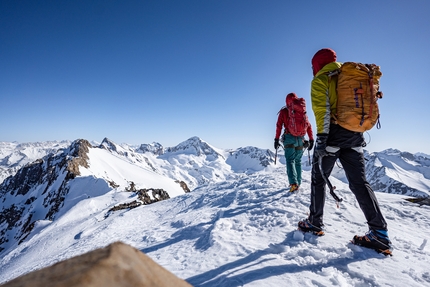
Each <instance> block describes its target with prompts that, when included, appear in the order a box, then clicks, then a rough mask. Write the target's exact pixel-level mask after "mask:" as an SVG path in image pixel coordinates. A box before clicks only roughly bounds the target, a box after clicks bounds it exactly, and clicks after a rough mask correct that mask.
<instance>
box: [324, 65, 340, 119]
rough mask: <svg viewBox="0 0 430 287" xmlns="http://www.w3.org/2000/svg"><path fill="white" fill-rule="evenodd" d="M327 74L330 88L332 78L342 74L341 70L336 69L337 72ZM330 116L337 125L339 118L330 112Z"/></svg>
mask: <svg viewBox="0 0 430 287" xmlns="http://www.w3.org/2000/svg"><path fill="white" fill-rule="evenodd" d="M326 74H327V77H328V88H330V83H331V78H332V77H337V76H338V75H339V74H340V68H339V69H336V70H333V71H328V72H327V73H326ZM329 93H330V91H329ZM330 116H331V117H332V119H333V122H334V123H335V124H337V117H336V115H335V114H333V113H331V112H330Z"/></svg>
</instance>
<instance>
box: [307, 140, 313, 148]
mask: <svg viewBox="0 0 430 287" xmlns="http://www.w3.org/2000/svg"><path fill="white" fill-rule="evenodd" d="M313 147H314V140H309V147H308V150H311V149H313Z"/></svg>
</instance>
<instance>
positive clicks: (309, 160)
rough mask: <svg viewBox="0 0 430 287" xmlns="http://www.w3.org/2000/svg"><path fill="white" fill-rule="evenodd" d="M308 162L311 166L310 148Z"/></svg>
mask: <svg viewBox="0 0 430 287" xmlns="http://www.w3.org/2000/svg"><path fill="white" fill-rule="evenodd" d="M308 162H309V166H311V152H310V151H309V150H308Z"/></svg>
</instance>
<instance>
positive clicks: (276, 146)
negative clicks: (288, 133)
mask: <svg viewBox="0 0 430 287" xmlns="http://www.w3.org/2000/svg"><path fill="white" fill-rule="evenodd" d="M279 146H280V144H279V139H275V144H274V147H275V150H277V149H278V147H279Z"/></svg>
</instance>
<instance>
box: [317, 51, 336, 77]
mask: <svg viewBox="0 0 430 287" xmlns="http://www.w3.org/2000/svg"><path fill="white" fill-rule="evenodd" d="M336 58H337V57H336V52H335V51H333V50H332V49H330V48H324V49H321V50H319V51H318V52H316V53H315V55H314V57H313V58H312V71H313V73H314V76H315V75H316V74H317V73H318V72H319V70H321V69H322V68H323V67H324V66H325V65H327V64H328V63H331V62H336Z"/></svg>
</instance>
